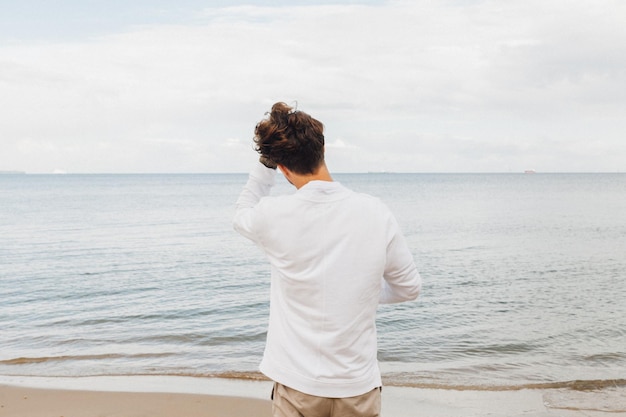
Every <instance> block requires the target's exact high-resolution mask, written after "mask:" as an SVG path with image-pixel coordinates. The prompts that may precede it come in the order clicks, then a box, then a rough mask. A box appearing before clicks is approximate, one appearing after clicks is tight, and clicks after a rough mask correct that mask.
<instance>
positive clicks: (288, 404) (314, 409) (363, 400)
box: [272, 382, 381, 417]
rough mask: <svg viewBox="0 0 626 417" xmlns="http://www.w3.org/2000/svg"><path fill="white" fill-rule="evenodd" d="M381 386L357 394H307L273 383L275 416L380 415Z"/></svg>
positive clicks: (346, 416)
mask: <svg viewBox="0 0 626 417" xmlns="http://www.w3.org/2000/svg"><path fill="white" fill-rule="evenodd" d="M380 391H381V389H380V388H375V389H373V390H372V391H370V392H367V393H365V394H363V395H358V396H356V397H348V398H326V397H316V396H314V395H308V394H305V393H303V392H300V391H297V390H295V389H292V388H289V387H286V386H284V385H282V384H279V383H278V382H275V383H274V389H273V391H272V415H273V416H274V417H379V416H380Z"/></svg>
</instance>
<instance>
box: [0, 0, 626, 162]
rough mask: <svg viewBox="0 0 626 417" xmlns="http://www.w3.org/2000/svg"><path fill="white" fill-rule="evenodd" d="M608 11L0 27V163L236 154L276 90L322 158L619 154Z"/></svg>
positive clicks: (350, 8) (598, 7)
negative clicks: (313, 121) (316, 136)
mask: <svg viewBox="0 0 626 417" xmlns="http://www.w3.org/2000/svg"><path fill="white" fill-rule="evenodd" d="M624 15H626V6H625V5H622V3H620V2H617V1H609V0H601V1H590V0H589V1H587V0H584V1H575V2H571V1H568V2H564V1H563V2H562V1H553V2H540V1H538V0H536V1H529V2H523V3H519V2H518V3H502V2H498V1H495V0H494V1H473V2H461V1H456V2H455V1H443V2H427V1H417V2H408V1H407V2H400V1H397V2H388V3H384V4H378V5H362V4H361V5H359V4H345V5H310V6H280V7H259V6H239V7H221V8H209V9H204V10H198V11H197V13H196V14H195V16H194V18H193V19H192V21H190V23H188V24H181V23H176V24H166V23H162V24H154V25H145V26H137V27H134V28H133V29H131V30H126V31H124V32H118V33H112V34H108V35H106V36H100V37H97V38H77V39H76V40H74V41H69V40H60V41H48V42H42V41H32V40H31V41H24V42H12V43H10V44H7V45H5V46H3V47H0V111H2V113H3V115H4V116H3V119H4V122H3V124H2V126H0V141H1V142H2V148H3V152H2V153H1V154H0V169H24V170H27V171H29V172H50V171H52V170H53V169H64V170H66V171H69V172H232V171H239V172H241V171H246V170H247V169H248V167H249V164H251V163H252V162H253V161H254V159H255V157H256V155H255V154H254V152H252V151H251V145H249V144H250V140H251V137H252V134H253V129H254V125H255V124H256V122H257V121H258V120H260V119H261V118H262V117H263V114H264V113H265V112H266V111H267V110H269V108H270V106H271V104H272V103H273V102H275V101H278V100H284V101H287V102H293V101H297V102H298V105H299V107H300V108H301V109H302V110H304V111H307V112H309V113H311V114H312V115H313V116H315V117H317V118H319V119H320V120H322V121H323V122H324V124H325V125H326V134H327V139H328V144H329V145H328V147H329V153H328V158H329V160H330V161H332V165H331V169H334V170H337V171H369V170H379V169H384V170H389V171H392V170H393V171H420V172H424V171H506V170H509V169H510V170H514V171H521V170H523V169H526V168H528V167H529V166H532V167H533V168H536V169H538V170H544V171H568V170H585V171H617V170H621V171H623V170H624V166H623V162H622V161H621V160H619V158H618V157H616V156H615V155H616V153H617V152H618V151H620V152H622V154H623V151H624V145H622V143H623V137H622V136H623V132H624V131H626V122H625V121H624V119H623V116H622V115H623V114H624V113H625V110H626V108H625V107H626V74H625V72H624V70H623V68H626V62H625V61H626V43H625V42H619V40H620V39H626V29H624V25H623V24H622V22H621V18H620V16H624ZM554 144H558V145H559V146H556V145H554ZM590 144H593V145H592V146H591V145H590ZM590 147H591V149H590ZM372 166H375V168H371V167H372Z"/></svg>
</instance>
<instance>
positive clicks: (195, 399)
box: [0, 376, 626, 417]
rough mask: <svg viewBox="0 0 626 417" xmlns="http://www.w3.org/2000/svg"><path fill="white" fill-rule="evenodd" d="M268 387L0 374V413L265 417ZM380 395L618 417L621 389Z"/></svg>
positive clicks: (478, 412)
mask: <svg viewBox="0 0 626 417" xmlns="http://www.w3.org/2000/svg"><path fill="white" fill-rule="evenodd" d="M271 387H272V383H271V382H270V381H253V380H237V379H225V378H195V377H175V376H119V377H17V376H0V416H3V417H19V416H29V417H38V416H42V417H43V416H54V415H58V416H63V417H72V416H80V417H90V416H93V417H96V416H100V415H115V416H119V417H123V416H138V415H149V416H151V417H170V416H171V417H174V416H176V417H178V416H181V415H184V416H186V417H195V416H198V417H200V416H203V417H210V416H216V417H217V416H221V417H227V416H230V417H239V416H246V417H248V416H252V415H254V416H257V417H264V416H268V417H269V416H271V403H270V401H269V395H270V392H271ZM382 398H383V401H382V404H383V405H382V415H383V416H384V417H409V416H415V415H418V414H419V415H429V416H433V417H479V416H488V415H497V416H507V417H518V416H519V417H521V416H524V417H555V416H558V417H601V416H604V417H623V416H626V407H625V405H626V390H624V389H623V388H619V387H616V388H615V391H611V390H610V389H609V390H602V391H593V392H578V391H571V390H563V389H524V390H517V391H476V390H474V391H473V390H462V391H456V390H444V389H426V388H411V387H396V386H385V387H384V388H383V397H382ZM619 407H624V408H619ZM611 408H612V409H611Z"/></svg>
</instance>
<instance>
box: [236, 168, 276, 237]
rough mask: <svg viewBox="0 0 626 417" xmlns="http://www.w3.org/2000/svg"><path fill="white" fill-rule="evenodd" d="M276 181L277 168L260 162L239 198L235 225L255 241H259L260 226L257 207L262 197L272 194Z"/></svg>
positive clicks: (241, 232)
mask: <svg viewBox="0 0 626 417" xmlns="http://www.w3.org/2000/svg"><path fill="white" fill-rule="evenodd" d="M275 183H276V170H275V169H271V168H267V167H266V166H265V165H263V164H261V163H258V164H257V165H255V166H254V168H253V169H252V171H250V175H249V176H248V182H247V183H246V185H245V186H244V188H243V190H242V191H241V194H239V198H238V199H237V203H236V205H235V216H234V218H233V227H234V229H235V230H236V231H237V232H239V233H240V234H241V235H243V236H245V237H247V238H248V239H251V240H252V241H254V242H256V241H257V234H256V228H257V227H258V224H257V223H258V222H257V220H256V218H257V217H258V216H257V215H256V211H255V207H256V205H257V204H258V203H259V201H261V198H263V197H265V196H267V195H269V194H270V190H271V189H272V187H273V186H274V184H275Z"/></svg>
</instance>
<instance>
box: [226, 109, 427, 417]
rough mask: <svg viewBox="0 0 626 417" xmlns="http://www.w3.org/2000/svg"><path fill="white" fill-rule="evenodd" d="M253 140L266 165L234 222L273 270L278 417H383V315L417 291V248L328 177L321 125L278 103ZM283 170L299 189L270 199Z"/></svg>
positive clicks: (270, 372) (381, 208) (270, 362)
mask: <svg viewBox="0 0 626 417" xmlns="http://www.w3.org/2000/svg"><path fill="white" fill-rule="evenodd" d="M254 141H255V143H256V150H257V151H258V152H259V153H260V155H261V157H260V163H259V164H257V166H255V167H254V169H253V170H252V172H251V173H250V177H249V179H248V182H247V184H246V185H245V187H244V189H243V191H242V193H241V195H240V196H239V199H238V200H237V205H236V213H235V217H234V222H233V223H234V227H235V230H237V231H238V232H239V233H241V234H242V235H243V236H245V237H247V238H249V239H251V240H252V241H254V242H255V243H256V244H257V245H258V246H259V247H260V248H261V249H262V250H263V251H264V252H265V254H266V255H267V258H268V259H269V262H270V265H271V290H270V317H269V328H268V333H267V342H266V347H265V352H264V355H263V360H262V361H261V365H260V370H261V372H263V373H264V374H265V375H266V376H267V377H269V378H271V379H272V380H273V381H274V382H275V383H274V390H273V394H272V398H273V403H272V410H273V414H274V416H280V417H287V416H289V417H291V416H305V417H312V416H315V417H318V416H319V417H322V416H328V417H330V416H341V417H346V416H378V415H379V414H380V391H381V385H382V384H381V377H380V370H379V368H378V361H377V358H376V355H377V341H376V325H375V315H376V308H377V305H378V304H379V303H394V302H401V301H408V300H413V299H415V298H416V297H417V296H418V294H419V291H420V288H421V278H420V275H419V273H418V271H417V268H416V266H415V263H414V261H413V257H412V255H411V252H410V251H409V249H408V247H407V245H406V243H405V240H404V238H403V236H402V234H401V232H400V230H399V228H398V224H397V223H396V220H395V219H394V217H393V215H392V214H391V212H390V211H389V210H388V209H387V207H386V206H385V205H384V204H382V203H381V202H380V201H379V200H378V199H376V198H373V197H370V196H368V195H364V194H359V193H355V192H352V191H350V190H348V189H347V188H345V187H343V186H342V185H341V184H339V183H338V182H334V181H333V179H332V177H331V175H330V173H329V171H328V168H327V166H326V163H325V162H324V133H323V125H322V123H320V122H319V121H318V120H315V119H314V118H312V117H311V116H309V115H308V114H306V113H304V112H301V111H294V109H292V108H291V107H289V106H288V105H286V104H285V103H276V104H274V106H273V107H272V110H271V112H270V114H269V116H268V117H267V118H266V119H264V120H262V121H261V122H260V123H259V124H258V125H257V126H256V129H255V138H254ZM276 168H278V169H280V171H281V172H282V173H283V175H284V176H285V177H286V179H287V180H288V181H289V182H290V183H291V184H292V185H294V186H295V187H296V188H297V191H296V192H295V193H294V194H292V195H286V196H277V197H268V195H269V193H270V189H271V187H272V186H273V185H274V180H275V175H276Z"/></svg>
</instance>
